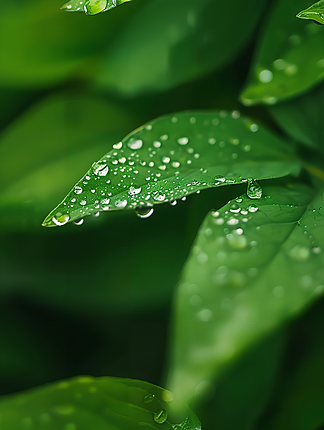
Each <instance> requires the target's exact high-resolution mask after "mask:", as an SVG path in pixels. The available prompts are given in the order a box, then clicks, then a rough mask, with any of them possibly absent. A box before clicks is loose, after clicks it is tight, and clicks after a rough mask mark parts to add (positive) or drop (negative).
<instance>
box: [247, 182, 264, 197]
mask: <svg viewBox="0 0 324 430" xmlns="http://www.w3.org/2000/svg"><path fill="white" fill-rule="evenodd" d="M246 194H247V196H248V197H249V199H261V197H262V188H261V187H260V185H259V184H258V183H257V181H253V180H249V182H248V186H247V191H246Z"/></svg>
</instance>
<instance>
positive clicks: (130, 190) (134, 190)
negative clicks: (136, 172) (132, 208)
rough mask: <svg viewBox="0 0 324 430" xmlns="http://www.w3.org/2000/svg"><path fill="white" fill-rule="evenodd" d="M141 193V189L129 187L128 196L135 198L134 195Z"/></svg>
mask: <svg viewBox="0 0 324 430" xmlns="http://www.w3.org/2000/svg"><path fill="white" fill-rule="evenodd" d="M141 191H142V188H141V187H139V188H135V187H130V189H129V191H128V194H129V195H131V196H135V195H136V194H139V193H140V192H141Z"/></svg>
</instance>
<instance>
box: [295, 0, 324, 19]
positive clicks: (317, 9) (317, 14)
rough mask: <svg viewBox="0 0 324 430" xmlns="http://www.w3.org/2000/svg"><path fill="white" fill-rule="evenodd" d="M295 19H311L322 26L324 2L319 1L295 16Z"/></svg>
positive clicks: (323, 0)
mask: <svg viewBox="0 0 324 430" xmlns="http://www.w3.org/2000/svg"><path fill="white" fill-rule="evenodd" d="M297 18H302V19H311V20H313V21H316V22H318V23H319V24H324V0H320V1H318V2H316V3H314V4H313V5H311V6H309V7H308V8H307V9H305V10H302V11H301V12H299V13H298V14H297Z"/></svg>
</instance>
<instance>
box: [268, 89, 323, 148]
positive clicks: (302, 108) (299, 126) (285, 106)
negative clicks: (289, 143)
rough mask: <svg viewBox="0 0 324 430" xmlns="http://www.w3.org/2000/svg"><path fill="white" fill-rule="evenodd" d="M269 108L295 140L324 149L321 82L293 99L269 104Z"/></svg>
mask: <svg viewBox="0 0 324 430" xmlns="http://www.w3.org/2000/svg"><path fill="white" fill-rule="evenodd" d="M269 109H270V112H271V114H272V115H273V117H274V118H275V120H276V121H277V123H278V124H279V125H280V126H281V127H282V128H283V129H284V130H285V131H286V132H287V133H288V134H289V135H290V136H292V137H293V138H294V139H295V140H296V141H298V142H302V143H304V144H305V145H307V146H309V147H312V148H313V149H319V150H320V151H321V152H323V151H324V128H323V111H324V85H323V84H320V85H319V86H317V87H316V88H314V89H313V90H312V91H310V92H308V93H306V94H302V95H301V96H299V97H298V98H295V99H294V100H291V101H290V100H288V101H286V102H284V103H280V104H278V105H275V106H271V107H270V108H269Z"/></svg>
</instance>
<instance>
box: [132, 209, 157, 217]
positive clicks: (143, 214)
mask: <svg viewBox="0 0 324 430" xmlns="http://www.w3.org/2000/svg"><path fill="white" fill-rule="evenodd" d="M153 212H154V208H145V207H143V208H137V209H136V215H137V216H138V217H139V218H142V219H146V218H149V217H150V216H151V215H152V214H153Z"/></svg>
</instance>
